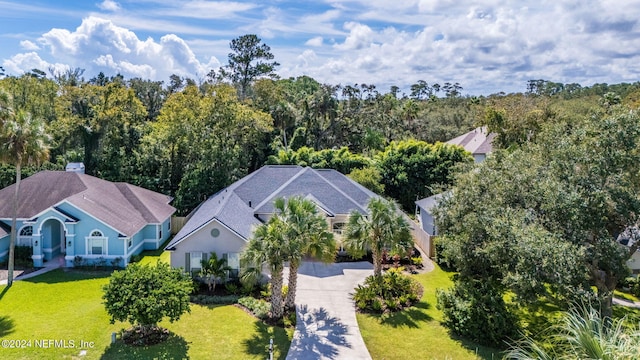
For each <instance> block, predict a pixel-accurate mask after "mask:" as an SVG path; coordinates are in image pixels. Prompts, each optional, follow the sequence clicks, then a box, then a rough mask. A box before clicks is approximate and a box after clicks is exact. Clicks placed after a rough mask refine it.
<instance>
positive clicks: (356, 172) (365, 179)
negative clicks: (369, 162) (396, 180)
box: [347, 166, 384, 195]
mask: <svg viewBox="0 0 640 360" xmlns="http://www.w3.org/2000/svg"><path fill="white" fill-rule="evenodd" d="M347 176H349V177H350V178H351V180H353V181H355V182H357V183H358V184H360V185H362V186H364V187H366V188H367V189H369V190H371V191H373V192H374V193H376V194H378V195H383V194H384V185H383V184H382V175H381V174H380V171H378V169H377V168H376V167H374V166H368V167H364V168H362V169H353V170H352V171H351V172H350V173H349V174H348V175H347Z"/></svg>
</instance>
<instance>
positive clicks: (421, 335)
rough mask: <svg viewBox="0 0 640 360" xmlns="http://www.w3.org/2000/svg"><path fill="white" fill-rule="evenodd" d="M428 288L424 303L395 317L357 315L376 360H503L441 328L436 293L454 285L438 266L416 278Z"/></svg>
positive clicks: (440, 314)
mask: <svg viewBox="0 0 640 360" xmlns="http://www.w3.org/2000/svg"><path fill="white" fill-rule="evenodd" d="M415 279H416V280H418V281H419V282H420V283H421V284H422V285H423V286H424V295H423V297H422V300H421V301H420V302H419V303H418V304H417V305H416V306H414V307H412V308H410V309H408V310H407V311H403V312H400V313H396V314H393V315H391V316H385V315H382V316H380V315H369V314H357V319H358V324H359V327H360V332H361V333H362V338H363V339H364V342H365V344H366V345H367V348H368V349H369V353H370V354H371V357H372V358H373V359H398V360H402V359H407V360H414V359H500V358H501V357H502V356H501V354H500V352H499V350H496V349H492V348H488V347H484V346H481V345H477V344H475V343H472V342H470V341H466V340H461V339H454V338H452V337H451V335H449V332H448V330H447V329H446V328H445V327H443V326H442V325H440V321H441V320H442V313H441V312H440V311H439V310H438V309H436V308H435V304H436V289H437V288H441V289H446V288H449V287H451V286H452V285H453V283H452V281H451V279H450V278H449V274H448V273H446V272H444V271H442V270H441V269H440V268H439V267H438V266H436V267H435V269H434V270H433V271H431V272H429V273H426V274H420V275H415Z"/></svg>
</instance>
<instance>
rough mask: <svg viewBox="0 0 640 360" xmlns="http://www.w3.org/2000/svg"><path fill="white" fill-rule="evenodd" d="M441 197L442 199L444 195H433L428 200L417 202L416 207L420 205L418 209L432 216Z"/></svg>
mask: <svg viewBox="0 0 640 360" xmlns="http://www.w3.org/2000/svg"><path fill="white" fill-rule="evenodd" d="M441 197H442V194H436V195H432V196H429V197H427V198H424V199H420V200H418V201H416V205H418V207H420V208H421V209H424V210H426V211H428V212H429V213H430V214H431V210H433V208H434V207H436V205H437V204H438V201H439V200H440V198H441Z"/></svg>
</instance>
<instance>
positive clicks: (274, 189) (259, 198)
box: [166, 165, 378, 249]
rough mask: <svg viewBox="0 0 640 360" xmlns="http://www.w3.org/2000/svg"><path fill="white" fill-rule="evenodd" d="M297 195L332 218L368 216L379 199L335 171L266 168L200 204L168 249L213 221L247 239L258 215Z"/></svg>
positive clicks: (292, 167) (257, 222)
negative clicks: (368, 207) (369, 207)
mask: <svg viewBox="0 0 640 360" xmlns="http://www.w3.org/2000/svg"><path fill="white" fill-rule="evenodd" d="M298 195H299V196H304V197H307V198H309V199H311V200H312V201H314V202H315V203H316V204H317V205H318V206H320V207H321V208H323V210H325V211H326V212H327V213H329V214H331V215H334V214H349V213H350V212H351V211H352V210H356V211H360V212H362V213H366V212H367V210H366V205H367V203H368V202H369V199H371V198H372V197H377V196H378V195H376V194H374V193H373V192H371V191H369V190H368V189H366V188H365V187H363V186H362V185H360V184H358V183H356V182H354V181H353V180H351V179H349V178H347V177H346V176H344V175H343V174H341V173H339V172H338V171H335V170H324V169H323V170H315V169H312V168H309V167H300V166H295V165H267V166H264V167H262V168H260V169H259V170H256V171H255V172H253V173H252V174H249V175H247V176H246V177H244V178H242V179H240V180H238V181H237V182H235V183H233V184H231V185H230V186H229V187H227V188H226V189H223V190H221V191H220V192H218V193H216V194H214V195H213V196H211V197H210V198H209V199H207V200H206V201H205V202H204V203H202V204H200V206H199V207H198V208H197V209H195V210H194V211H193V213H192V214H191V215H190V217H189V220H188V221H187V223H186V224H185V226H184V227H183V228H182V229H181V230H180V232H178V234H176V236H175V237H174V238H173V240H172V241H171V243H170V244H169V245H167V247H166V248H167V249H173V248H175V246H176V245H177V244H178V243H180V242H181V241H182V240H184V239H185V238H187V237H188V236H189V235H190V234H192V233H194V232H195V231H197V230H198V229H200V228H202V227H203V226H205V225H206V224H208V223H209V222H211V221H212V220H214V219H216V220H217V221H219V222H221V223H223V224H224V225H226V226H227V227H229V228H230V229H231V230H232V231H234V232H236V233H237V234H239V235H240V236H241V237H242V238H244V239H248V238H249V237H250V236H251V232H252V230H253V227H255V226H256V225H259V224H260V221H259V220H258V219H257V218H256V216H255V215H257V214H270V213H272V212H273V201H274V200H275V199H276V198H278V197H291V196H298ZM249 204H251V205H249Z"/></svg>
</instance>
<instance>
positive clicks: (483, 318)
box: [437, 281, 518, 347]
mask: <svg viewBox="0 0 640 360" xmlns="http://www.w3.org/2000/svg"><path fill="white" fill-rule="evenodd" d="M437 297H438V303H437V308H438V310H442V313H443V317H444V321H443V322H442V323H443V325H444V326H446V327H447V328H449V329H450V330H451V331H452V332H453V333H455V334H457V335H460V336H463V337H465V338H467V339H470V340H473V341H476V342H478V343H481V344H485V345H490V346H497V347H500V346H501V345H502V344H503V340H505V339H508V338H509V337H511V336H513V335H514V334H517V333H518V328H517V326H516V325H515V324H517V323H518V319H517V317H516V316H515V315H514V314H513V313H511V312H509V310H508V309H507V305H506V303H505V302H504V299H503V298H502V294H501V293H500V292H496V291H493V290H492V288H491V285H488V284H487V283H486V282H482V281H466V282H463V281H458V282H457V283H456V284H455V285H454V287H453V288H451V289H450V290H446V291H443V290H438V292H437Z"/></svg>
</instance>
